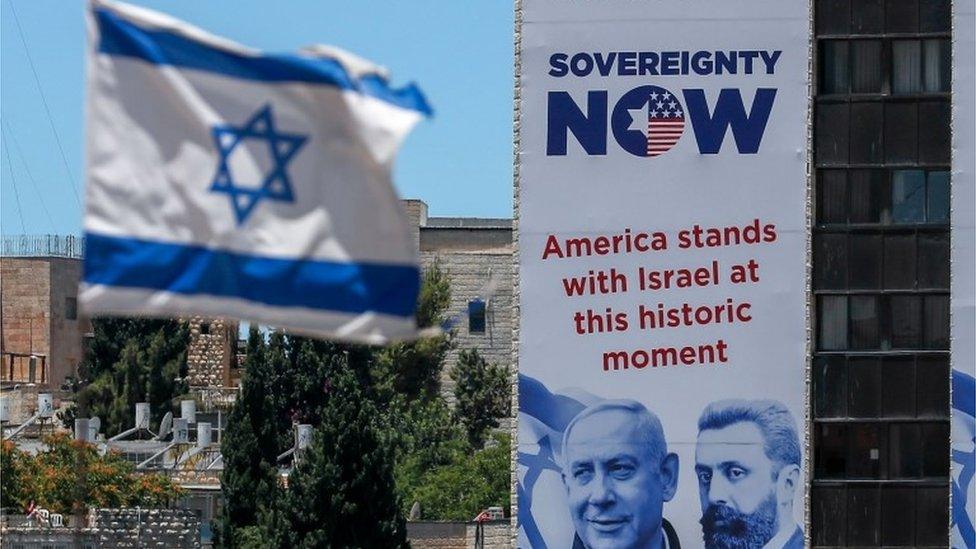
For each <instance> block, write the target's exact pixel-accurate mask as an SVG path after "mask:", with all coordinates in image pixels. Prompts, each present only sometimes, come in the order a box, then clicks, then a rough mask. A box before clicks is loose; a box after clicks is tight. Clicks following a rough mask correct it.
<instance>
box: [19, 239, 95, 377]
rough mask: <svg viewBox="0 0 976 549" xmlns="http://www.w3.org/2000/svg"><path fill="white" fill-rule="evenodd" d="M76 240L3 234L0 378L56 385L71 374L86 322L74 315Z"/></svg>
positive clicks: (78, 261) (78, 243)
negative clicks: (6, 235)
mask: <svg viewBox="0 0 976 549" xmlns="http://www.w3.org/2000/svg"><path fill="white" fill-rule="evenodd" d="M81 252H82V246H81V241H80V239H75V238H74V237H56V236H39V237H26V236H25V237H7V238H5V239H4V241H3V251H2V255H0V358H2V362H0V379H2V382H3V383H4V384H23V383H36V384H40V385H44V386H47V387H52V388H58V387H60V386H61V385H62V384H63V383H64V382H65V380H66V379H67V378H74V377H77V367H78V364H79V363H80V362H81V359H82V354H83V338H84V335H85V334H86V333H87V332H89V331H90V330H91V328H90V325H89V323H88V322H87V321H86V320H85V319H83V318H81V317H79V315H78V299H77V297H78V282H79V280H80V279H81Z"/></svg>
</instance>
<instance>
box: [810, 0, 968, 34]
mask: <svg viewBox="0 0 976 549" xmlns="http://www.w3.org/2000/svg"><path fill="white" fill-rule="evenodd" d="M816 21H817V25H816V32H817V34H818V35H847V34H859V35H864V34H868V35H871V34H884V33H890V34H891V33H940V32H949V24H950V23H949V22H950V10H949V0H817V3H816Z"/></svg>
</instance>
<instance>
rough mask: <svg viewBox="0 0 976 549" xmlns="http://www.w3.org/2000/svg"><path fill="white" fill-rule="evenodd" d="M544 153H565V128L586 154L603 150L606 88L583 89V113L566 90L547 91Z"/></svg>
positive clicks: (604, 143)
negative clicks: (546, 124) (599, 89)
mask: <svg viewBox="0 0 976 549" xmlns="http://www.w3.org/2000/svg"><path fill="white" fill-rule="evenodd" d="M548 118H549V120H548V129H547V133H548V137H547V143H546V155H547V156H565V155H566V147H567V142H568V141H569V132H573V135H574V136H575V137H576V140H577V141H578V142H579V144H580V145H581V146H582V147H583V150H585V151H586V154H589V155H605V154H607V92H605V91H591V92H589V93H587V107H586V114H583V111H582V110H581V109H580V108H579V106H578V105H577V104H576V102H575V101H573V98H572V97H571V96H570V95H569V93H568V92H563V91H554V92H549V114H548Z"/></svg>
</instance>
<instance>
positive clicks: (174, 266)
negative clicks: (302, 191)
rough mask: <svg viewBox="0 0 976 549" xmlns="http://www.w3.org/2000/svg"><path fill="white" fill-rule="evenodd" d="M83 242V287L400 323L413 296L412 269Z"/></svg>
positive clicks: (124, 241) (94, 239) (97, 238)
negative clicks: (207, 298)
mask: <svg viewBox="0 0 976 549" xmlns="http://www.w3.org/2000/svg"><path fill="white" fill-rule="evenodd" d="M85 239H86V242H85V266H84V281H85V282H87V283H89V284H103V285H106V286H119V287H125V288H141V289H149V290H159V291H165V292H173V293H177V294H186V295H209V296H215V297H230V298H239V299H245V300H249V301H253V302H256V303H261V304H265V305H270V306H276V307H305V308H309V309H320V310H328V311H337V312H343V313H363V312H376V313H381V314H386V315H391V316H400V317H411V316H413V313H414V308H415V306H416V303H417V293H418V292H419V290H420V273H419V270H418V268H417V267H415V266H413V265H383V264H376V263H341V262H335V261H315V260H297V259H296V260H290V259H278V258H270V257H260V256H251V255H245V254H241V253H235V252H228V251H222V250H212V249H208V248H204V247H202V246H192V245H182V244H171V243H163V242H150V241H146V240H137V239H134V238H118V237H112V236H105V235H99V234H92V233H88V234H86V235H85Z"/></svg>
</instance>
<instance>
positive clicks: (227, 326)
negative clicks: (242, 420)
mask: <svg viewBox="0 0 976 549" xmlns="http://www.w3.org/2000/svg"><path fill="white" fill-rule="evenodd" d="M187 323H188V324H189V328H190V344H189V346H188V347H187V351H186V364H187V378H188V379H187V383H188V384H189V385H190V387H227V386H229V385H230V378H231V376H230V368H231V364H232V362H233V361H236V360H237V356H236V353H237V351H236V346H237V329H238V325H237V323H236V322H231V321H229V320H224V319H205V318H202V317H192V318H190V319H188V320H187Z"/></svg>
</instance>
